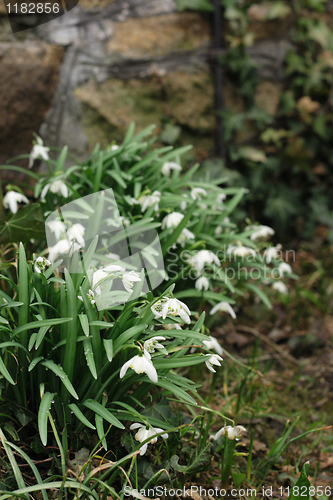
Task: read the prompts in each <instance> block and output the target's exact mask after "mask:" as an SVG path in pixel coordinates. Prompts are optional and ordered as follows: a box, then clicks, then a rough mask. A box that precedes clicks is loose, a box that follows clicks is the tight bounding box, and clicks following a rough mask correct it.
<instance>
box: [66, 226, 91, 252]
mask: <svg viewBox="0 0 333 500" xmlns="http://www.w3.org/2000/svg"><path fill="white" fill-rule="evenodd" d="M85 230H86V228H85V227H83V226H82V224H73V226H72V227H71V228H70V229H68V231H67V238H69V239H70V240H71V241H72V240H76V241H77V242H78V243H79V244H80V245H81V246H82V247H84V246H85V241H84V238H83V235H84V232H85Z"/></svg>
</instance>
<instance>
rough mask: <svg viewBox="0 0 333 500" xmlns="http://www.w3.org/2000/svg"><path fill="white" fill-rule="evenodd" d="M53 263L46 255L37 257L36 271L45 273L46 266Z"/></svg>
mask: <svg viewBox="0 0 333 500" xmlns="http://www.w3.org/2000/svg"><path fill="white" fill-rule="evenodd" d="M50 265H51V262H50V261H49V260H47V259H45V257H37V259H36V260H35V271H36V273H39V274H40V273H43V272H44V271H45V269H46V266H50Z"/></svg>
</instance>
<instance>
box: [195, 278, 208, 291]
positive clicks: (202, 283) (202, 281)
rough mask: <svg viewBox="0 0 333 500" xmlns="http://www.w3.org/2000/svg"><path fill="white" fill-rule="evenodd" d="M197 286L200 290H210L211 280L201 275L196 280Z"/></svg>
mask: <svg viewBox="0 0 333 500" xmlns="http://www.w3.org/2000/svg"><path fill="white" fill-rule="evenodd" d="M195 288H196V289H197V290H198V291H199V292H200V291H201V290H202V289H203V288H204V289H205V290H208V288H209V281H208V279H207V278H206V277H205V276H201V277H200V278H198V279H197V281H196V282H195Z"/></svg>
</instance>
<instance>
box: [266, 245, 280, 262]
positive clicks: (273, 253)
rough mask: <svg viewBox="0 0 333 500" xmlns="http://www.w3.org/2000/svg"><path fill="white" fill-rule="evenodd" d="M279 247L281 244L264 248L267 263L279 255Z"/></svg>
mask: <svg viewBox="0 0 333 500" xmlns="http://www.w3.org/2000/svg"><path fill="white" fill-rule="evenodd" d="M281 248H282V246H281V245H277V246H276V247H269V248H267V250H265V254H266V262H267V264H270V263H271V262H272V259H275V258H276V257H277V256H278V255H279V252H280V250H281Z"/></svg>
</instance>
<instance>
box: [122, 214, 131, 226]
mask: <svg viewBox="0 0 333 500" xmlns="http://www.w3.org/2000/svg"><path fill="white" fill-rule="evenodd" d="M119 222H120V224H122V225H123V226H125V227H127V226H129V225H130V223H131V221H130V220H129V219H127V218H126V217H124V216H122V215H121V216H120V217H119Z"/></svg>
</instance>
